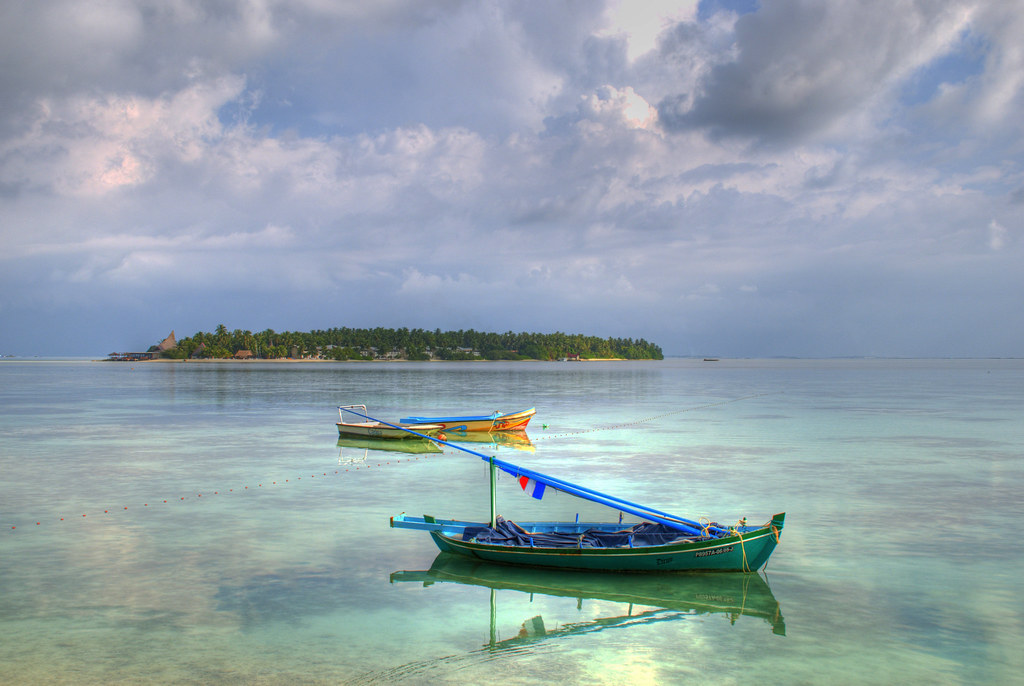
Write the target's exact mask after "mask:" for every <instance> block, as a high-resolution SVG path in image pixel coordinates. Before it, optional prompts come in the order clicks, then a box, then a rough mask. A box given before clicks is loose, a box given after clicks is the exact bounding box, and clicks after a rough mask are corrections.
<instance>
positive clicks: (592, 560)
mask: <svg viewBox="0 0 1024 686" xmlns="http://www.w3.org/2000/svg"><path fill="white" fill-rule="evenodd" d="M367 419H372V418H369V417H367ZM392 426H394V425H392ZM406 430H407V431H410V432H411V430H409V429H406ZM434 440H438V439H434ZM438 442H440V443H442V444H444V445H448V446H450V447H452V448H455V449H456V450H461V451H463V452H466V453H469V454H471V455H476V456H477V457H479V458H481V459H483V460H484V461H485V462H487V463H488V464H489V465H490V494H491V498H490V500H491V517H490V521H489V522H473V521H462V520H454V519H438V518H436V517H432V516H429V515H425V516H422V517H414V516H409V515H406V514H405V513H402V514H399V515H395V516H394V517H392V518H391V526H392V527H394V528H402V529H417V530H422V531H427V532H429V533H430V536H431V538H433V539H434V543H435V544H436V545H437V547H438V548H440V549H441V550H442V551H444V552H451V553H457V554H460V555H466V556H468V557H474V558H476V559H479V560H485V561H488V562H498V563H503V564H518V565H529V566H533V567H555V568H564V569H587V570H602V571H634V572H680V571H742V572H754V571H757V570H758V569H760V568H762V567H764V565H765V564H767V562H768V558H769V557H770V556H771V554H772V551H774V550H775V546H776V545H777V544H778V542H779V537H780V535H781V533H782V528H783V525H784V524H785V519H786V514H785V513H784V512H781V513H779V514H776V515H774V516H773V517H772V518H771V519H770V520H769V521H767V522H766V523H764V524H762V525H755V526H747V524H746V520H745V519H743V520H740V523H739V524H737V525H735V526H723V525H721V524H718V523H715V522H697V521H693V520H690V519H685V518H683V517H680V516H677V515H674V514H670V513H668V512H662V511H660V510H656V509H654V508H651V507H647V506H644V505H640V504H638V503H633V502H630V501H628V500H625V499H623V498H618V497H615V496H612V495H608V494H606V493H601V492H600V491H596V490H594V489H591V488H586V487H584V486H579V485H576V484H573V483H570V482H568V481H565V480H563V479H559V478H557V477H553V476H549V475H547V474H542V473H540V472H537V471H534V470H532V469H527V468H525V467H520V466H518V465H514V464H512V463H511V462H506V461H504V460H499V459H497V458H496V457H494V456H493V455H484V454H483V453H478V452H476V451H475V450H471V449H469V448H466V447H464V446H460V445H457V444H454V443H448V442H447V441H438ZM499 470H500V471H502V472H505V473H507V474H510V475H512V477H513V478H514V479H515V483H516V484H518V485H519V487H520V488H521V489H522V490H523V491H525V492H527V493H529V494H530V495H532V496H533V497H534V498H537V499H538V500H539V499H541V498H543V496H544V493H545V491H547V490H548V489H553V490H555V491H559V492H561V493H565V494H568V495H571V496H574V497H577V498H582V499H584V500H589V501H591V502H594V503H598V504H601V505H605V506H608V507H612V508H614V509H617V510H619V512H620V515H619V522H617V523H609V522H579V521H575V522H519V523H514V522H509V521H506V520H504V519H503V518H501V517H498V516H497V513H496V506H495V491H496V481H497V473H498V471H499ZM622 513H628V514H630V515H633V516H635V517H639V518H641V519H642V520H644V521H642V522H640V523H639V524H635V525H633V526H628V525H623V524H622V523H621V522H622Z"/></svg>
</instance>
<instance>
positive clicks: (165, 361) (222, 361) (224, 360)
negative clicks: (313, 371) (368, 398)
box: [93, 357, 658, 364]
mask: <svg viewBox="0 0 1024 686" xmlns="http://www.w3.org/2000/svg"><path fill="white" fill-rule="evenodd" d="M93 361H94V362H131V363H132V364H146V363H149V362H159V363H162V364H170V363H174V364H179V363H185V362H188V363H199V364H211V363H212V364H229V363H230V364H254V363H257V364H258V363H261V362H270V363H275V364H280V363H285V362H300V363H316V362H323V363H333V364H344V363H348V362H353V363H357V364H360V363H364V364H374V363H383V364H391V363H416V362H559V361H560V360H533V359H530V360H485V359H476V360H321V359H315V358H309V357H275V358H268V359H263V358H257V359H248V360H236V359H234V358H230V357H229V358H207V357H204V358H195V359H192V358H186V359H182V360H169V359H164V358H161V359H155V360H110V359H106V360H93ZM573 361H574V362H644V361H645V360H630V359H628V358H625V357H593V358H589V359H580V360H573ZM647 361H653V362H657V361H658V360H647Z"/></svg>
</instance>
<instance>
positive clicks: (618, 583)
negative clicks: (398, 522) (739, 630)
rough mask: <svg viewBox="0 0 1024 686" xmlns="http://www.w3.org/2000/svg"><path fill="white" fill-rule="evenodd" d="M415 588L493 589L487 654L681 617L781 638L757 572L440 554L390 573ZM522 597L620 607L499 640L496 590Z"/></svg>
mask: <svg viewBox="0 0 1024 686" xmlns="http://www.w3.org/2000/svg"><path fill="white" fill-rule="evenodd" d="M400 581H411V582H419V583H422V584H423V585H424V587H427V586H431V585H432V584H434V583H438V582H451V583H458V584H467V585H473V586H484V587H487V588H490V589H491V636H490V641H489V642H488V644H487V645H486V646H485V648H488V649H499V650H500V649H506V648H511V647H514V646H517V645H521V644H523V643H530V642H533V641H538V640H544V639H546V638H552V637H555V636H566V635H570V634H584V633H589V632H593V631H601V630H605V629H609V628H613V627H627V626H636V625H638V624H650V623H654V622H662V621H669V620H674V619H682V618H685V617H689V616H696V615H706V614H721V615H724V616H726V617H727V618H728V619H729V622H730V624H735V623H736V622H737V621H739V619H740V618H741V617H750V618H759V619H761V620H763V621H764V622H765V623H766V624H768V626H770V627H771V631H772V633H773V634H776V635H779V636H785V635H786V624H785V621H784V620H783V618H782V610H781V609H780V607H779V603H778V601H777V600H776V599H775V596H774V595H773V594H772V591H771V588H769V587H768V583H767V582H766V581H765V579H764V578H763V577H762V576H761V575H760V574H740V573H729V572H717V573H714V572H712V573H708V572H705V573H682V574H616V573H607V572H582V573H581V572H578V571H561V570H555V569H536V568H531V567H518V566H512V565H496V564H491V563H488V562H482V561H479V560H473V559H471V558H467V557H465V556H462V555H454V554H452V553H441V554H440V555H438V556H437V558H436V559H435V560H434V563H433V564H432V565H431V566H430V569H429V570H426V571H402V572H393V573H392V574H391V582H392V583H395V582H400ZM503 590H511V591H520V592H522V593H528V594H530V596H531V601H532V599H533V596H534V595H547V596H554V597H562V598H575V599H576V601H577V607H579V608H582V607H583V603H584V601H587V600H594V601H602V602H613V603H621V604H622V605H623V606H624V607H623V608H622V612H621V613H620V614H617V615H615V616H611V617H603V618H599V619H593V620H590V621H582V622H574V623H568V624H560V625H557V627H556V628H547V627H546V626H545V624H544V620H543V618H542V617H541V616H536V617H533V618H531V619H527V620H526V621H525V622H523V625H522V629H521V630H520V632H519V634H518V635H517V636H515V637H513V638H509V639H505V640H499V639H498V635H497V631H496V628H495V612H496V611H495V591H503Z"/></svg>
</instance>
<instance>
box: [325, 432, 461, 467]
mask: <svg viewBox="0 0 1024 686" xmlns="http://www.w3.org/2000/svg"><path fill="white" fill-rule="evenodd" d="M371 450H374V451H378V450H379V451H381V452H391V453H406V454H416V455H423V454H426V453H442V452H444V451H443V450H442V449H441V446H439V445H438V444H437V443H434V442H433V441H431V440H428V439H426V438H407V439H405V440H402V441H396V440H395V439H393V438H359V437H355V436H344V437H341V438H339V439H338V464H350V463H355V462H363V461H365V460H366V458H367V456H368V455H369V454H370V451H371Z"/></svg>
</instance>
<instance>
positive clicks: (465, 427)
mask: <svg viewBox="0 0 1024 686" xmlns="http://www.w3.org/2000/svg"><path fill="white" fill-rule="evenodd" d="M535 414H537V409H536V408H534V407H531V408H530V409H528V410H522V411H520V412H511V413H508V414H503V413H501V412H494V413H492V414H488V415H466V416H461V417H459V416H456V417H444V416H442V417H405V418H403V419H402V420H401V421H400V423H401V424H440V425H441V427H442V429H443V430H444V431H445V432H448V431H463V432H469V431H525V430H526V425H527V424H529V423H530V419H532V418H533V415H535Z"/></svg>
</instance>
